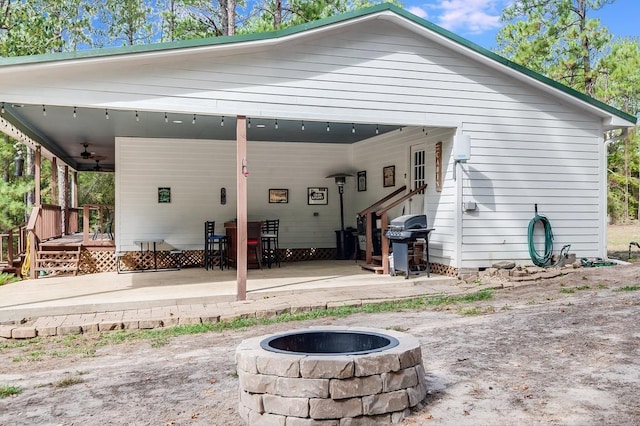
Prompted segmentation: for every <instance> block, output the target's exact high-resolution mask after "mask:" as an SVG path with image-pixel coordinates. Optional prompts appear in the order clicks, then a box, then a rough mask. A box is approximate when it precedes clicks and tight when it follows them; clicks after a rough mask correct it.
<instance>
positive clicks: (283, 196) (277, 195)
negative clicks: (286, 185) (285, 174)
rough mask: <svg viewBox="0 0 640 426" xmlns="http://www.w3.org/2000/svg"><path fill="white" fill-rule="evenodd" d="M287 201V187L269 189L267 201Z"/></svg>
mask: <svg viewBox="0 0 640 426" xmlns="http://www.w3.org/2000/svg"><path fill="white" fill-rule="evenodd" d="M288 202H289V190H288V189H270V190H269V203H288Z"/></svg>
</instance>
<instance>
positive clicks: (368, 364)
mask: <svg viewBox="0 0 640 426" xmlns="http://www.w3.org/2000/svg"><path fill="white" fill-rule="evenodd" d="M398 370H400V360H399V357H398V354H397V353H393V352H381V353H377V354H368V355H363V356H355V357H354V374H355V375H356V376H371V375H373V374H380V373H384V372H388V371H398Z"/></svg>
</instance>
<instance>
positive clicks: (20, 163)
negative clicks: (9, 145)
mask: <svg viewBox="0 0 640 426" xmlns="http://www.w3.org/2000/svg"><path fill="white" fill-rule="evenodd" d="M14 147H15V148H16V157H15V158H14V159H13V165H14V167H15V168H14V170H13V175H14V176H15V177H20V176H22V173H23V172H24V158H22V150H21V149H20V148H21V146H20V144H18V143H16V144H15V145H14Z"/></svg>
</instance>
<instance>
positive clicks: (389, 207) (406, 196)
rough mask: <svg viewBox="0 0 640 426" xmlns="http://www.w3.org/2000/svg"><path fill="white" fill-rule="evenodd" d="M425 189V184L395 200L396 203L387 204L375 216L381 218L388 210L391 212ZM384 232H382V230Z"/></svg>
mask: <svg viewBox="0 0 640 426" xmlns="http://www.w3.org/2000/svg"><path fill="white" fill-rule="evenodd" d="M426 188H427V184H426V183H425V184H424V185H422V186H421V187H419V188H416V189H414V190H413V191H411V192H409V193H408V194H406V195H404V196H403V197H402V198H399V199H397V200H396V201H394V202H393V203H391V204H389V205H388V206H387V207H385V208H383V209H382V210H379V211H377V212H376V215H378V216H382V215H383V214H384V213H386V212H388V211H389V210H391V209H392V208H394V207H395V206H397V205H399V204H402V203H404V202H405V201H407V200H408V199H409V198H411V197H413V196H414V195H415V194H416V193H418V192H420V191H423V190H425V189H426ZM383 231H384V230H383Z"/></svg>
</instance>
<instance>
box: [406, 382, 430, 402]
mask: <svg viewBox="0 0 640 426" xmlns="http://www.w3.org/2000/svg"><path fill="white" fill-rule="evenodd" d="M406 391H407V397H408V398H409V407H415V406H416V405H418V404H419V403H421V402H422V400H424V398H425V397H426V396H427V384H426V382H424V381H423V382H419V383H418V384H417V385H416V386H414V387H412V388H407V390H406Z"/></svg>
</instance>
